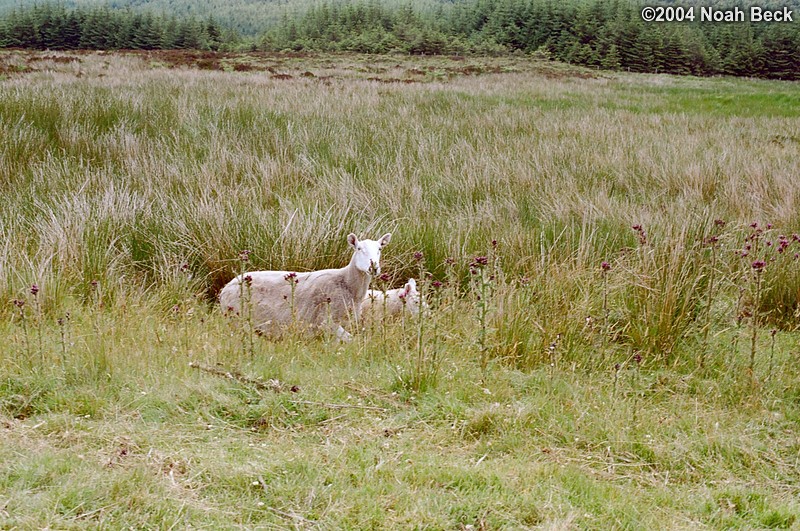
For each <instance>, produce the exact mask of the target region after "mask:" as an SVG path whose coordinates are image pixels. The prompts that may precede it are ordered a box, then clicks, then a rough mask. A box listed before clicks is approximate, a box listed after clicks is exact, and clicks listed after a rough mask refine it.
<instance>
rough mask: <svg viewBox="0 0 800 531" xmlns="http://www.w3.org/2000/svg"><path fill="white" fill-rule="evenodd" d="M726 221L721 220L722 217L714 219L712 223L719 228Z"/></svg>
mask: <svg viewBox="0 0 800 531" xmlns="http://www.w3.org/2000/svg"><path fill="white" fill-rule="evenodd" d="M726 223H727V222H726V221H725V220H723V219H715V220H714V225H715V226H717V227H719V228H722V227H724V226H725V224H726Z"/></svg>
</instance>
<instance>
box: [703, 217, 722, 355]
mask: <svg viewBox="0 0 800 531" xmlns="http://www.w3.org/2000/svg"><path fill="white" fill-rule="evenodd" d="M723 227H725V221H724V220H721V219H715V220H714V228H715V229H720V230H721V229H722V228H723ZM705 243H706V245H708V246H709V247H710V248H711V266H710V267H711V269H710V271H709V273H708V292H707V295H708V297H707V299H706V308H705V315H704V323H703V348H702V349H701V350H700V368H701V369H702V368H703V367H705V361H706V353H707V351H708V332H709V330H710V328H711V306H712V304H713V302H714V281H715V279H716V272H717V248H718V245H719V236H718V234H717V233H716V231H715V234H712V235H711V236H709V237H708V238H707V239H706V241H705Z"/></svg>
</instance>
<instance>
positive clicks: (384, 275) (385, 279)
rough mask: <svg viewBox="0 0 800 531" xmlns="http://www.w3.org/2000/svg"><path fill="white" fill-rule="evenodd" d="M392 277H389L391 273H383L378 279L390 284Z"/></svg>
mask: <svg viewBox="0 0 800 531" xmlns="http://www.w3.org/2000/svg"><path fill="white" fill-rule="evenodd" d="M391 279H392V277H390V276H389V273H381V276H379V277H378V280H380V281H381V282H389V281H390V280H391Z"/></svg>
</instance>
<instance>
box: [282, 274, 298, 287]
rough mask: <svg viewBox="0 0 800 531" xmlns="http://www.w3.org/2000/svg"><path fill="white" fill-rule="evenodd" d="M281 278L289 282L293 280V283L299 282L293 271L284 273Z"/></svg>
mask: <svg viewBox="0 0 800 531" xmlns="http://www.w3.org/2000/svg"><path fill="white" fill-rule="evenodd" d="M283 280H285V281H286V282H288V283H289V284H291V283H292V282H294V283H295V284H297V283H298V282H300V280H299V279H298V278H297V273H295V272H291V273H286V274H285V275H283Z"/></svg>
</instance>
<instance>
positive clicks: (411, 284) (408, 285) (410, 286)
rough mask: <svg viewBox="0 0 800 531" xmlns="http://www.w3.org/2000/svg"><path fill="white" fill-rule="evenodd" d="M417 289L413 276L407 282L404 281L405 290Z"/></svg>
mask: <svg viewBox="0 0 800 531" xmlns="http://www.w3.org/2000/svg"><path fill="white" fill-rule="evenodd" d="M416 290H417V281H416V280H414V279H413V278H409V279H408V282H406V291H416Z"/></svg>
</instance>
